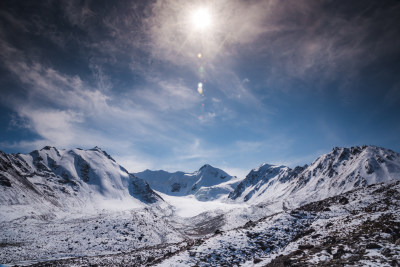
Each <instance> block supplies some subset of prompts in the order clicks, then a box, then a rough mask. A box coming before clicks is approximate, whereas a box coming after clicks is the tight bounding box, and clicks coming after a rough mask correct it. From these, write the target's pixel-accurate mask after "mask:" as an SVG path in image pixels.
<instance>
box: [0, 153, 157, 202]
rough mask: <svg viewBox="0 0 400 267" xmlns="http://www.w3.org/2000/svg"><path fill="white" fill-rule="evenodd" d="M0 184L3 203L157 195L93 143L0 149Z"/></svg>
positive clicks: (148, 199) (128, 199) (132, 198)
mask: <svg viewBox="0 0 400 267" xmlns="http://www.w3.org/2000/svg"><path fill="white" fill-rule="evenodd" d="M0 185H1V186H0V205H2V206H3V205H34V206H43V205H44V206H56V207H60V208H71V207H83V206H91V207H94V208H96V207H102V206H103V204H104V205H109V204H112V203H113V201H117V202H121V201H122V202H121V203H124V204H123V205H132V206H133V207H134V206H135V205H136V206H137V205H142V206H143V204H149V203H155V202H158V201H162V199H161V198H160V197H159V196H158V195H157V194H156V193H155V192H154V191H153V190H152V189H151V188H150V187H149V185H148V184H147V183H146V182H145V181H144V180H142V179H140V178H137V177H135V176H134V175H132V174H129V173H128V172H127V171H126V170H125V169H124V168H123V167H121V166H120V165H118V164H117V163H116V162H115V160H114V159H113V158H112V157H111V156H110V155H108V154H107V153H106V152H104V151H102V150H101V149H100V148H98V147H95V148H93V149H89V150H82V149H79V148H78V149H73V150H58V149H57V148H55V147H49V146H47V147H44V148H43V149H41V150H35V151H33V152H31V153H29V154H5V153H3V152H0ZM36 204H42V205H36ZM118 205H120V204H118Z"/></svg>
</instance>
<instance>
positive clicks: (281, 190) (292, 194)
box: [229, 146, 400, 208]
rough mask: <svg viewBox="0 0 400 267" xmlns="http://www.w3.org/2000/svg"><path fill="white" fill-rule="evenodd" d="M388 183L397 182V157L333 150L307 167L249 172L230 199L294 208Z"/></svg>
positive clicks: (372, 150) (370, 149)
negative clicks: (360, 188)
mask: <svg viewBox="0 0 400 267" xmlns="http://www.w3.org/2000/svg"><path fill="white" fill-rule="evenodd" d="M390 180H400V155H399V154H398V153H396V152H394V151H391V150H389V149H384V148H379V147H375V146H362V147H351V148H338V147H336V148H334V149H333V150H332V151H331V152H330V153H327V154H325V155H322V156H321V157H319V158H318V159H317V160H315V161H314V162H313V163H312V164H311V165H310V166H307V165H306V166H304V167H296V168H295V169H290V168H288V167H284V166H272V165H267V164H265V165H262V166H261V167H259V168H258V169H254V170H252V171H251V172H250V173H249V174H248V175H247V176H246V178H245V179H244V180H243V181H242V182H241V183H240V184H239V185H238V186H237V187H236V189H235V191H234V192H232V193H231V194H230V195H229V198H231V199H232V200H235V201H244V202H247V201H248V202H250V203H259V202H276V201H278V202H279V201H280V202H282V203H281V205H283V206H284V207H283V208H285V207H289V206H293V207H294V206H299V205H301V204H303V203H307V202H309V201H313V200H320V199H324V198H327V197H330V196H334V195H338V194H340V193H343V192H346V191H349V190H352V189H354V188H358V187H361V186H366V185H370V184H375V183H380V182H388V181H390Z"/></svg>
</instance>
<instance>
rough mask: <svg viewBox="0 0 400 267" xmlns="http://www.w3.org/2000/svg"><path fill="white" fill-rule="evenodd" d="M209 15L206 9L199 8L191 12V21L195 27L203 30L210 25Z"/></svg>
mask: <svg viewBox="0 0 400 267" xmlns="http://www.w3.org/2000/svg"><path fill="white" fill-rule="evenodd" d="M211 21H212V20H211V15H210V12H209V11H208V9H206V8H199V9H197V10H196V11H194V12H193V16H192V23H193V25H194V27H195V28H197V29H199V30H204V29H206V28H208V27H210V26H211Z"/></svg>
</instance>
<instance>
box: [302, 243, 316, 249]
mask: <svg viewBox="0 0 400 267" xmlns="http://www.w3.org/2000/svg"><path fill="white" fill-rule="evenodd" d="M313 247H314V245H311V244H304V245H299V247H298V248H299V249H302V250H304V249H312V248H313Z"/></svg>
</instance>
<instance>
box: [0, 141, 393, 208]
mask: <svg viewBox="0 0 400 267" xmlns="http://www.w3.org/2000/svg"><path fill="white" fill-rule="evenodd" d="M390 180H400V156H399V154H398V153H396V152H394V151H392V150H389V149H384V148H379V147H375V146H359V147H351V148H338V147H336V148H334V149H333V150H332V151H331V152H329V153H327V154H324V155H322V156H320V157H319V158H318V159H316V160H315V161H314V162H313V163H311V164H310V165H309V166H308V165H305V166H302V167H296V168H294V169H291V168H289V167H286V166H276V165H269V164H263V165H261V166H260V167H258V168H256V169H253V170H251V171H250V172H249V174H248V175H247V176H246V177H245V178H244V179H239V178H237V177H235V176H231V175H229V174H228V173H226V172H224V171H223V170H221V169H218V168H215V167H213V166H211V165H208V164H206V165H204V166H202V167H201V168H200V169H199V170H198V171H195V172H193V173H185V172H174V173H169V172H166V171H163V170H159V171H151V170H145V171H143V172H138V173H134V174H130V173H128V171H127V170H126V169H125V168H123V167H122V166H120V165H118V163H116V162H115V160H114V159H113V158H112V157H111V156H110V155H109V154H107V153H106V152H105V151H103V150H101V149H100V148H98V147H95V148H93V149H89V150H83V149H79V148H77V149H73V150H58V149H57V148H55V147H49V146H47V147H44V148H43V149H41V150H35V151H33V152H31V153H29V154H5V153H3V152H0V185H1V186H0V190H1V194H0V204H1V205H14V204H30V205H33V204H34V203H46V204H49V205H54V206H58V207H67V206H85V205H94V206H96V205H99V203H103V202H106V201H108V200H126V199H129V200H133V202H135V201H136V203H137V204H140V203H142V204H151V203H156V202H160V201H161V202H162V201H163V200H162V198H161V197H160V196H159V195H158V194H157V193H156V192H155V191H158V192H161V193H164V194H167V195H172V196H187V195H194V196H195V197H196V198H197V199H198V200H200V201H212V200H216V199H222V200H225V201H231V202H232V201H233V202H238V203H240V202H248V203H253V204H254V203H260V202H276V201H278V200H280V201H281V202H282V203H283V205H287V206H299V205H301V204H304V203H307V202H309V201H312V200H320V199H324V198H326V197H330V196H334V195H337V194H340V193H343V192H346V191H349V190H352V189H354V188H357V187H362V186H367V185H370V184H375V183H380V182H387V181H390Z"/></svg>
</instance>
